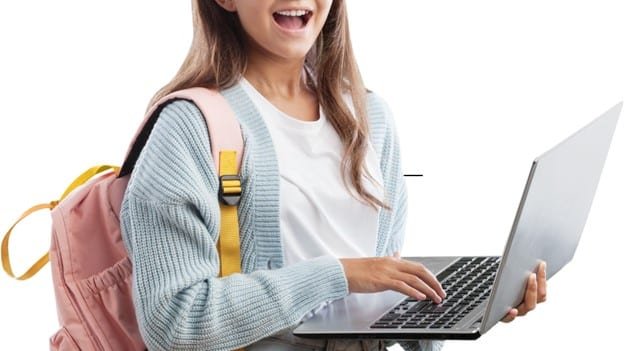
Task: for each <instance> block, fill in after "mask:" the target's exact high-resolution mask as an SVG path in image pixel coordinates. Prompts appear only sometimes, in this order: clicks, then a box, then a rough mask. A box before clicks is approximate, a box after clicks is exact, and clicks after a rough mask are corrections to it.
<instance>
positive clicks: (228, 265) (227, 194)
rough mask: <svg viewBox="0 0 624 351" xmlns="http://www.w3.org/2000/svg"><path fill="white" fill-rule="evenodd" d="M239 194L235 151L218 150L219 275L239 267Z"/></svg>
mask: <svg viewBox="0 0 624 351" xmlns="http://www.w3.org/2000/svg"><path fill="white" fill-rule="evenodd" d="M240 196H241V179H240V177H239V176H238V169H237V165H236V151H232V150H222V151H220V152H219V199H220V201H221V204H220V208H221V227H220V229H219V241H218V242H217V250H218V251H219V259H220V260H221V272H220V276H222V277H225V276H228V275H230V274H232V273H239V272H240V269H241V258H240V238H239V229H238V203H239V201H240Z"/></svg>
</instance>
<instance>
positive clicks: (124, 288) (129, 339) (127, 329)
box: [77, 257, 145, 350]
mask: <svg viewBox="0 0 624 351" xmlns="http://www.w3.org/2000/svg"><path fill="white" fill-rule="evenodd" d="M77 286H78V288H79V291H80V293H81V295H82V298H83V301H84V303H85V307H86V308H85V313H88V314H89V315H90V317H91V318H89V319H90V320H92V321H93V324H94V328H93V329H94V332H95V333H96V334H98V335H97V339H98V340H100V343H102V344H108V345H106V346H104V345H102V346H103V348H104V349H105V350H109V349H110V350H144V349H145V346H144V345H143V342H142V339H141V335H140V333H139V330H138V325H137V320H136V315H135V310H134V305H133V302H132V264H131V263H130V260H129V258H128V257H125V258H123V259H122V260H121V261H119V262H117V263H116V264H114V265H113V266H111V267H109V268H108V269H106V270H105V271H103V272H100V273H98V274H96V275H94V276H92V277H89V278H86V279H83V280H81V281H78V282H77Z"/></svg>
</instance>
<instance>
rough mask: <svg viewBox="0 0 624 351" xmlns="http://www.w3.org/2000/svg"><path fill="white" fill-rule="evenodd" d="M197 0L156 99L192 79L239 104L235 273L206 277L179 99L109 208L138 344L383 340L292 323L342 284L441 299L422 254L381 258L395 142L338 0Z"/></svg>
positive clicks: (188, 123)
mask: <svg viewBox="0 0 624 351" xmlns="http://www.w3.org/2000/svg"><path fill="white" fill-rule="evenodd" d="M193 11H194V39H193V44H192V47H191V49H190V51H189V54H188V56H187V58H186V60H185V61H184V63H183V64H182V67H181V68H180V70H179V72H178V74H177V75H176V76H175V77H174V78H173V80H172V81H171V82H170V83H169V84H167V85H166V86H164V87H163V88H162V89H161V90H160V91H159V92H158V93H157V94H156V96H155V97H154V99H153V100H152V103H153V102H155V101H156V100H158V99H159V98H160V97H162V96H164V95H166V94H168V93H170V92H172V91H175V90H179V89H184V88H188V87H193V86H204V87H209V88H212V89H217V90H219V91H221V93H222V94H223V96H224V97H225V98H226V99H227V100H228V102H229V103H230V105H231V107H232V109H233V110H234V112H235V113H236V115H237V118H238V119H239V122H240V124H241V128H242V131H243V137H244V139H245V152H244V159H243V162H242V169H241V176H242V182H243V184H242V186H243V197H242V199H241V203H240V205H239V216H240V239H241V272H242V274H234V275H231V276H228V277H225V278H219V277H218V272H219V260H218V255H217V250H216V248H215V243H216V242H217V240H218V235H219V206H218V200H217V189H218V182H217V177H216V172H215V169H214V165H213V163H212V159H211V156H210V144H209V135H208V131H206V127H205V124H204V122H203V118H202V116H201V114H200V112H199V110H198V109H197V107H196V106H195V105H194V104H193V103H191V102H188V101H176V102H174V103H171V104H169V105H167V107H165V108H164V109H163V110H162V112H161V114H160V117H159V120H158V122H157V123H156V125H155V126H154V129H153V131H152V134H151V136H150V139H149V140H148V142H147V144H146V146H145V148H144V149H143V151H142V153H141V156H140V157H139V160H138V161H137V163H136V166H135V169H134V172H133V174H132V177H131V180H130V183H129V185H128V188H127V191H126V194H125V197H124V201H123V206H122V214H121V216H122V231H123V235H124V242H125V243H126V246H127V248H128V252H129V254H130V257H131V259H132V262H133V266H134V300H135V307H136V310H137V317H138V321H139V325H140V328H141V333H142V336H143V338H144V340H145V342H146V345H147V346H148V348H149V349H150V350H174V349H175V350H178V349H181V350H186V349H188V350H191V349H192V350H212V349H219V350H225V349H236V348H240V347H244V346H248V345H251V346H249V347H248V349H252V350H254V349H255V350H265V349H266V350H276V349H294V350H314V349H329V350H331V349H354V350H355V349H369V350H377V349H385V345H384V343H383V342H381V341H377V340H373V341H359V340H352V341H349V340H330V341H327V340H321V341H309V340H305V339H300V338H296V337H294V336H292V334H291V333H290V329H292V327H294V326H296V325H297V324H298V323H299V322H300V321H301V320H302V319H305V318H307V316H309V315H310V312H311V311H313V310H315V309H316V308H319V306H322V305H323V304H324V303H326V302H327V301H331V300H334V299H339V298H342V297H345V296H346V295H347V294H348V293H350V292H364V293H366V292H379V291H383V290H388V289H393V290H397V291H399V292H402V293H404V294H406V295H410V296H412V297H415V298H417V299H425V298H430V299H432V300H434V301H436V302H439V301H441V300H442V299H443V298H444V297H445V293H444V291H443V289H442V286H441V285H440V283H439V282H438V281H437V280H436V278H435V276H434V275H433V274H431V272H429V271H428V270H427V269H426V268H424V266H422V265H420V264H418V263H414V262H409V261H405V260H401V259H399V258H398V257H393V255H394V254H397V255H398V252H399V251H400V248H401V244H402V241H403V229H404V223H405V217H406V212H405V207H406V195H407V194H406V189H405V185H404V182H403V179H402V175H401V167H400V159H399V150H398V142H397V137H396V135H395V130H394V127H393V122H392V119H391V116H390V114H389V112H388V108H387V106H386V105H385V104H384V103H383V101H382V100H380V98H378V97H377V96H375V95H374V94H367V91H366V89H365V87H364V84H363V82H362V79H361V77H360V74H359V71H358V68H357V64H356V62H355V58H354V56H353V51H352V48H351V43H350V39H349V32H348V24H347V15H346V5H345V1H344V0H334V1H331V0H307V1H288V0H194V1H193ZM542 273H543V269H541V270H540V277H543V276H544V274H542ZM539 281H540V284H537V282H536V279H535V277H534V276H532V278H531V279H530V280H529V283H528V288H527V299H526V300H525V302H524V304H523V305H521V306H520V307H519V308H518V310H512V311H510V314H509V315H508V317H507V319H509V320H511V319H513V317H515V315H517V314H524V313H526V311H528V310H530V309H532V308H533V307H534V306H535V303H536V301H538V300H540V299H542V298H544V297H545V285H544V284H543V282H544V281H545V278H544V279H539ZM538 285H539V288H538ZM538 291H539V293H538ZM538 295H539V297H538ZM405 346H406V347H409V348H412V349H418V348H423V349H438V348H440V347H441V343H439V342H422V343H416V342H414V343H411V344H409V345H408V344H406V345H405Z"/></svg>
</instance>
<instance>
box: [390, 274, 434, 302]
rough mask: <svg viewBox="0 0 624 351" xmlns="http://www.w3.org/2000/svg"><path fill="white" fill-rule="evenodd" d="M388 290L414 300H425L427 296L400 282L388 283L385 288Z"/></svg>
mask: <svg viewBox="0 0 624 351" xmlns="http://www.w3.org/2000/svg"><path fill="white" fill-rule="evenodd" d="M387 288H388V289H392V290H394V291H398V292H400V293H401V294H403V295H407V296H410V297H413V298H415V299H416V300H420V301H422V300H425V299H426V298H427V296H425V294H423V293H422V292H420V291H418V290H416V289H414V288H413V287H411V286H410V285H409V284H407V283H406V282H404V281H402V280H396V279H395V280H391V281H390V282H389V283H388V286H387Z"/></svg>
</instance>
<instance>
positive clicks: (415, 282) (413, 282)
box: [395, 272, 442, 303]
mask: <svg viewBox="0 0 624 351" xmlns="http://www.w3.org/2000/svg"><path fill="white" fill-rule="evenodd" d="M395 279H398V280H401V281H404V282H405V283H407V284H408V285H409V286H411V287H412V288H414V289H416V290H418V291H420V292H421V293H423V294H425V295H426V296H427V297H428V298H430V299H431V300H432V301H433V302H435V303H440V302H442V297H441V296H440V295H438V293H437V292H436V291H435V290H433V289H432V288H431V287H430V286H428V285H427V284H425V282H423V281H422V280H421V279H420V278H418V277H417V276H415V275H412V274H409V273H402V272H399V273H398V275H397V277H396V278H395Z"/></svg>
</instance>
